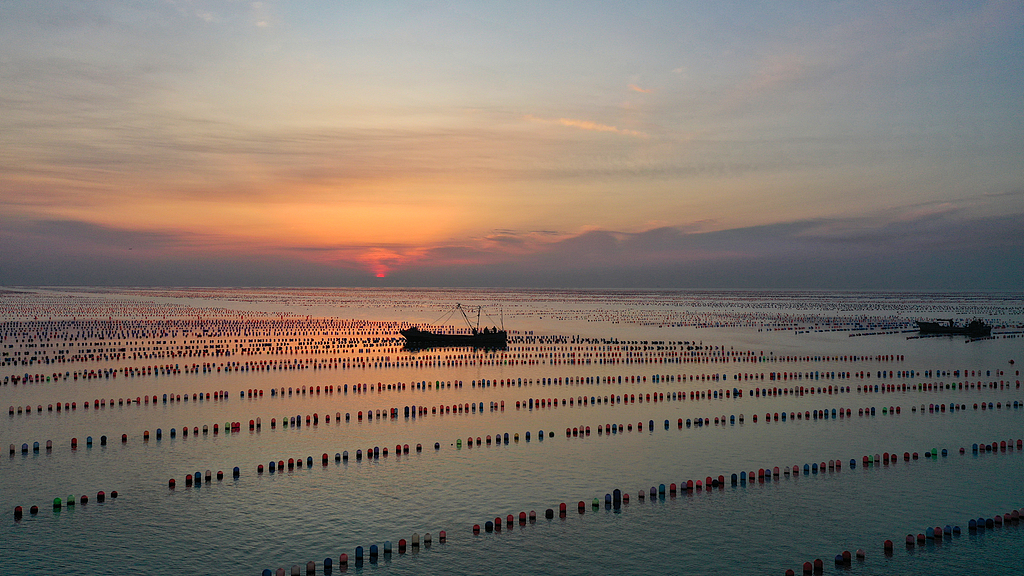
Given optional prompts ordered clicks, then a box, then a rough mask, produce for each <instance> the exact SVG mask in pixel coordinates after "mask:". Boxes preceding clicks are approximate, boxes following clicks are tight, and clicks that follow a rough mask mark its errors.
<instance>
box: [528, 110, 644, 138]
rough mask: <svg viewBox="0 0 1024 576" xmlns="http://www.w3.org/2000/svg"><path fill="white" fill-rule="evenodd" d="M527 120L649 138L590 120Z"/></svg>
mask: <svg viewBox="0 0 1024 576" xmlns="http://www.w3.org/2000/svg"><path fill="white" fill-rule="evenodd" d="M526 119H527V120H530V121H532V122H543V123H547V124H559V125H561V126H568V127H570V128H579V129H580V130H590V131H594V132H611V133H613V134H622V135H623V136H633V137H635V138H647V137H648V136H647V134H645V133H644V132H639V131H637V130H629V129H627V128H618V127H616V126H609V125H607V124H599V123H597V122H592V121H590V120H577V119H575V118H559V119H557V120H548V119H545V118H537V117H536V116H530V115H527V116H526Z"/></svg>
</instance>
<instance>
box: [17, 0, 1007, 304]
mask: <svg viewBox="0 0 1024 576" xmlns="http://www.w3.org/2000/svg"><path fill="white" fill-rule="evenodd" d="M1022 63H1024V6H1022V4H1021V3H1020V1H1019V0H1012V1H972V2H963V1H962V0H957V1H942V0H929V1H920V2H918V1H895V2H864V1H857V2H848V1H843V0H835V1H828V0H825V1H814V2H809V1H806V0H799V1H779V2H760V3H753V2H733V1H722V2H706V1H699V2H697V1H694V2H691V1H688V0H680V1H675V2H657V1H650V2H640V3H636V2H602V1H591V2H552V1H550V0H549V1H543V2H482V1H472V2H458V1H452V2H442V1H436V2H435V1H430V2H416V1H404V2H391V1H387V0H383V1H372V2H371V1H366V2H362V1H345V2H339V1H325V2H314V1H309V2H303V1H298V0H292V1H287V2H284V1H282V2H276V1H270V0H264V1H261V2H242V1H212V0H195V1H189V0H145V1H135V2H129V1H109V0H104V1H96V2H93V1H75V0H64V1H59V2H58V1H51V0H36V1H32V2H23V1H16V0H0V285H171V286H186V285H199V286H234V285H237V286H306V285H309V286H385V287H386V286H456V287H457V286H510V287H517V286H522V287H629V288H779V289H784V288H801V289H802V288H812V289H814V288H817V289H843V288H849V289H928V288H938V289H994V290H1018V289H1020V288H1021V286H1022V285H1024V65H1022Z"/></svg>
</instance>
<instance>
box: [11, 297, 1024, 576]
mask: <svg viewBox="0 0 1024 576" xmlns="http://www.w3.org/2000/svg"><path fill="white" fill-rule="evenodd" d="M937 319H946V320H953V321H954V322H958V323H961V324H965V323H966V322H968V321H969V320H971V319H981V320H983V321H984V322H985V323H987V324H989V325H991V326H992V327H993V330H992V334H991V336H989V337H984V338H970V337H966V336H962V335H960V336H924V335H921V334H920V333H919V332H918V331H917V328H916V325H915V321H917V320H937ZM414 325H415V326H419V327H421V328H424V329H431V330H445V331H449V332H463V333H466V332H467V331H470V330H472V329H473V328H477V327H479V328H484V327H487V328H491V327H496V328H499V329H504V330H506V331H507V333H508V346H507V348H505V349H497V350H496V349H473V348H436V349H426V350H409V349H406V348H405V347H404V346H403V344H404V340H403V339H402V337H401V336H400V334H399V330H401V329H403V328H407V327H410V326H414ZM0 343H2V349H0V352H2V357H0V409H2V410H5V411H6V412H5V413H3V414H0V419H2V424H0V448H2V449H3V450H4V452H3V453H2V454H0V514H2V516H0V542H2V545H0V573H2V574H60V575H79V574H81V575H96V574H112V575H113V574H117V575H123V574H151V575H166V576H172V575H174V576H177V575H184V574H239V575H253V576H256V575H262V574H307V573H310V572H308V570H312V571H313V572H312V573H315V574H325V573H333V574H339V573H342V572H347V573H357V574H379V575H384V574H394V575H412V574H480V575H504V574H537V575H590V574H593V575H598V574H601V575H604V574H651V575H661V574H664V575H669V574H766V575H778V576H782V575H783V574H786V573H787V571H788V570H792V571H793V572H794V573H795V574H802V573H804V568H805V566H807V567H808V568H809V569H810V570H811V571H812V572H815V573H827V574H835V573H854V574H864V575H876V574H877V575H882V574H921V575H924V574H1018V573H1020V572H1021V570H1022V569H1024V568H1022V567H1024V526H1021V525H1019V523H1018V522H1019V521H1018V520H1017V516H1019V513H1020V511H1021V509H1022V508H1024V449H1022V445H1021V439H1022V438H1024V391H1022V390H1021V388H1020V380H1021V376H1020V369H1019V364H1018V363H1019V362H1021V361H1024V353H1022V352H1024V346H1022V345H1024V293H1005V292H971V293H965V292H964V293H960V292H936V293H932V292H841V291H840V292H837V291H711V290H709V291H692V290H685V291H684V290H680V291H676V290H650V291H638V290H628V291H626V290H518V289H517V290H512V289H368V288H337V289H332V288H318V289H312V288H274V289H267V288H244V287H239V288H147V287H138V288H124V287H120V288H109V287H5V288H0ZM47 446H49V447H47ZM272 465H273V466H274V468H273V469H271V466H272ZM236 470H237V472H236ZM765 471H767V474H764V473H765ZM719 479H721V481H719ZM172 480H173V484H174V485H173V487H172V486H171V485H170V484H171V481H172ZM101 492H102V493H103V494H102V495H101V494H100V493H101ZM115 492H116V497H115V496H114V494H115ZM85 499H87V501H85ZM563 505H564V506H565V508H564V513H563V511H562V508H561V507H562V506H563ZM33 506H35V507H37V510H35V511H34V512H33V509H32V507H33ZM18 507H20V514H19V513H18V511H17V510H19V508H18ZM1014 511H1017V512H1014ZM1004 515H1005V516H1004ZM997 517H998V519H999V520H1000V522H998V523H997V522H995V519H996V518H997ZM979 519H980V528H971V523H972V521H973V522H974V523H979ZM986 521H988V525H986V524H987V522H986ZM936 528H939V530H936ZM919 535H920V536H919ZM908 536H909V537H910V543H908V542H907V538H908ZM887 540H888V541H891V543H892V547H891V548H889V549H887V547H886V544H885V543H886V541H887ZM416 544H418V545H416ZM843 552H849V553H850V554H849V556H850V559H849V560H848V561H845V560H843V559H842V554H843ZM343 555H344V556H343ZM837 555H838V556H839V558H838V559H837ZM343 558H344V559H345V560H347V564H343V563H342V559H343ZM816 560H818V561H820V565H819V567H818V568H817V569H816V568H815V566H814V563H815V561H816ZM311 562H312V564H310V563H311ZM805 563H808V564H805Z"/></svg>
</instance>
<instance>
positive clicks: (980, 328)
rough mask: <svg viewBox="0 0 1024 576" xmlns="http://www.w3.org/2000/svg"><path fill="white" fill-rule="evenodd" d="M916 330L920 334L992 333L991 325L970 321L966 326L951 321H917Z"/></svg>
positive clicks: (981, 334) (975, 335)
mask: <svg viewBox="0 0 1024 576" xmlns="http://www.w3.org/2000/svg"><path fill="white" fill-rule="evenodd" d="M917 328H918V330H920V331H921V334H952V335H960V336H972V337H975V338H977V337H981V336H990V335H991V334H992V327H991V326H988V325H986V324H984V323H982V322H977V321H975V322H971V323H970V324H968V325H967V326H957V325H955V324H953V323H952V322H948V323H943V322H918V323H917Z"/></svg>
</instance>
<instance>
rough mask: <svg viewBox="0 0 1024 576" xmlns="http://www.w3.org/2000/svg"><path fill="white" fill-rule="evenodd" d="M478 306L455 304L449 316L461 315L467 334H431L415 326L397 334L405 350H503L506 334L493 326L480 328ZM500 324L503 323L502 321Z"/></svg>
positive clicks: (506, 341)
mask: <svg viewBox="0 0 1024 576" xmlns="http://www.w3.org/2000/svg"><path fill="white" fill-rule="evenodd" d="M466 310H469V311H470V312H471V313H473V312H475V313H476V319H475V321H474V320H471V319H470V316H469V314H466ZM481 310H482V308H481V307H480V306H463V305H461V304H456V305H455V307H454V308H453V309H452V311H451V313H450V314H454V313H455V312H456V311H458V312H461V313H462V318H463V319H464V320H465V321H466V325H467V328H468V331H469V333H468V334H461V333H459V334H456V333H444V332H431V331H429V330H423V329H421V328H419V327H417V326H413V327H411V328H406V329H405V330H400V331H399V333H400V334H401V335H402V336H403V337H404V338H405V347H406V348H431V347H441V346H472V347H474V348H505V347H506V346H507V345H508V333H507V332H505V329H504V325H502V327H500V328H499V327H498V326H493V327H490V328H487V327H485V328H483V329H481V328H480V315H481ZM502 324H504V322H503V321H502Z"/></svg>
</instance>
